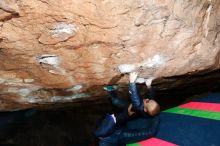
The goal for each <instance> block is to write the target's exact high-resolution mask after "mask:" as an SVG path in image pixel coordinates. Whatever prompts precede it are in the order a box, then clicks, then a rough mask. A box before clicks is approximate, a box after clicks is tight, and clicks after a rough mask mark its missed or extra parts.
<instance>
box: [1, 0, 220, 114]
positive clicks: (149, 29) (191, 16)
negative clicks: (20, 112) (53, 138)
mask: <svg viewBox="0 0 220 146" xmlns="http://www.w3.org/2000/svg"><path fill="white" fill-rule="evenodd" d="M0 21H1V22H0V86H1V88H0V102H1V103H3V104H1V105H0V110H13V109H17V108H26V107H31V106H34V105H35V104H37V105H38V104H53V103H57V102H59V103H60V102H61V103H65V102H72V101H76V99H84V98H85V99H86V100H90V99H92V97H97V96H103V95H105V93H104V92H103V91H102V86H103V85H106V84H109V83H117V84H119V85H120V86H122V87H124V86H126V84H127V83H128V80H127V77H126V76H120V75H121V73H128V72H131V71H133V70H137V69H139V68H141V69H142V72H141V74H140V78H148V77H151V76H155V77H156V78H157V79H156V82H154V84H155V86H157V87H158V88H159V89H160V90H163V89H169V88H171V86H168V85H170V84H172V87H177V86H182V85H184V84H186V82H185V81H179V82H178V80H177V79H174V80H171V81H170V80H169V82H168V80H166V79H163V78H167V77H169V78H172V77H175V76H181V75H191V74H192V75H193V74H196V73H198V72H203V73H206V72H210V71H212V70H216V69H219V68H220V67H219V65H220V59H219V56H220V47H219V46H220V35H219V31H220V1H219V0H191V1H185V0H177V1H173V0H136V1H134V0H127V1H123V0H62V1H58V0H1V1H0ZM161 79H163V80H161ZM218 79H219V78H218ZM116 81H117V82H116ZM140 81H143V79H142V80H141V79H140ZM187 83H189V82H187ZM189 84H190V83H189ZM122 89H124V88H122Z"/></svg>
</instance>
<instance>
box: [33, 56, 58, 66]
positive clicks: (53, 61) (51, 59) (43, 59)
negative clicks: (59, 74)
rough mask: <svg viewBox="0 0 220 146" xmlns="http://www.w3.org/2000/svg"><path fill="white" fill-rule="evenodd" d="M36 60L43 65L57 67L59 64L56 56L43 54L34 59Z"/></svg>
mask: <svg viewBox="0 0 220 146" xmlns="http://www.w3.org/2000/svg"><path fill="white" fill-rule="evenodd" d="M36 60H37V61H38V62H39V63H45V64H50V65H58V64H59V58H58V57H57V56H56V55H51V54H43V55H40V56H37V57H36Z"/></svg>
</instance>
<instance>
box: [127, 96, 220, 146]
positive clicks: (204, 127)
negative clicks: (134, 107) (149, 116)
mask: <svg viewBox="0 0 220 146" xmlns="http://www.w3.org/2000/svg"><path fill="white" fill-rule="evenodd" d="M219 136H220V93H213V94H210V95H209V96H206V97H201V98H198V99H196V100H194V101H192V102H188V103H185V104H183V105H180V106H178V107H174V108H171V109H168V110H165V111H163V112H161V114H160V126H159V131H158V133H157V135H156V137H154V138H150V139H147V140H144V141H141V142H137V143H134V144H127V146H176V145H180V146H220V139H219Z"/></svg>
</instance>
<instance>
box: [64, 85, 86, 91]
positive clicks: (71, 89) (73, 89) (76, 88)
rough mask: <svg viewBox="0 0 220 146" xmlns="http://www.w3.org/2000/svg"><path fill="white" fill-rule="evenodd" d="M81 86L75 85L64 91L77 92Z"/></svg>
mask: <svg viewBox="0 0 220 146" xmlns="http://www.w3.org/2000/svg"><path fill="white" fill-rule="evenodd" d="M82 87H83V86H82V85H75V86H73V87H72V88H69V89H67V90H66V91H73V92H74V91H79V90H80V89H82Z"/></svg>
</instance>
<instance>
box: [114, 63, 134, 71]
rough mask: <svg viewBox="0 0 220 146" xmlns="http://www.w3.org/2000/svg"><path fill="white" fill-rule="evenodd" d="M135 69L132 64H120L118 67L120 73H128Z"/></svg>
mask: <svg viewBox="0 0 220 146" xmlns="http://www.w3.org/2000/svg"><path fill="white" fill-rule="evenodd" d="M136 68H137V67H136V66H135V65H134V64H121V65H119V66H118V69H119V71H120V72H121V73H129V72H132V71H134V70H135V69H136Z"/></svg>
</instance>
